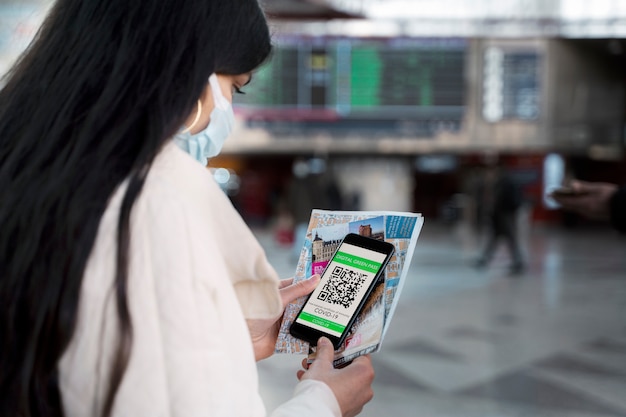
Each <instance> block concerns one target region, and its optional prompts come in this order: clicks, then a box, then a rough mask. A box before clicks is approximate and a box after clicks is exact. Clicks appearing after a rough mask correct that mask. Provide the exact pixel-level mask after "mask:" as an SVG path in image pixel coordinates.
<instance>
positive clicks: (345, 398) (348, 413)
mask: <svg viewBox="0 0 626 417" xmlns="http://www.w3.org/2000/svg"><path fill="white" fill-rule="evenodd" d="M334 352H335V351H334V348H333V345H332V343H331V342H330V340H328V339H327V338H325V337H322V338H320V340H319V341H318V342H317V355H316V356H315V360H314V361H313V363H312V364H311V365H307V360H306V359H303V360H302V366H303V367H304V368H305V369H306V370H300V371H298V373H297V376H298V379H314V380H317V381H321V382H324V383H325V384H326V385H328V386H329V387H330V389H331V390H332V391H333V394H335V398H336V399H337V402H338V403H339V408H340V409H341V414H342V416H343V417H353V416H356V415H357V414H359V413H360V412H361V410H362V409H363V406H364V405H365V404H366V403H367V402H369V401H370V400H371V399H372V398H373V397H374V391H373V390H372V382H373V381H374V368H373V367H372V361H371V359H370V356H369V355H365V356H360V357H358V358H356V359H355V360H353V361H352V363H351V364H349V365H347V366H346V367H344V368H341V369H335V368H333V359H334V356H335V355H334Z"/></svg>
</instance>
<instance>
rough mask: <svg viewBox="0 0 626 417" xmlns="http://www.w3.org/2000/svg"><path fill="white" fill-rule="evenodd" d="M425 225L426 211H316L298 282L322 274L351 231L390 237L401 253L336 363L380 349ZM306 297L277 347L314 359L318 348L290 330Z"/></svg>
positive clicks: (292, 307) (290, 313) (290, 314)
mask: <svg viewBox="0 0 626 417" xmlns="http://www.w3.org/2000/svg"><path fill="white" fill-rule="evenodd" d="M423 224H424V218H423V217H422V216H421V214H417V213H408V212H384V211H326V210H313V212H312V213H311V220H310V222H309V227H308V230H307V235H306V239H305V242H304V245H303V247H302V251H301V253H300V258H299V260H298V265H297V267H296V273H295V276H294V281H295V282H298V281H301V280H304V279H307V278H308V277H310V276H311V275H313V274H321V273H322V272H323V271H324V268H326V265H327V264H328V263H329V262H330V259H331V258H332V256H333V254H334V253H335V251H336V249H337V247H338V246H339V244H340V243H341V242H342V240H343V238H344V237H345V236H346V235H347V234H348V233H357V234H359V235H362V236H367V237H370V238H373V239H378V240H384V241H386V242H389V243H391V244H393V245H394V246H395V253H394V255H393V257H392V258H391V260H390V262H389V263H388V265H387V268H386V269H385V277H384V281H381V282H380V283H379V284H377V286H376V287H375V288H374V290H373V291H372V293H371V295H370V296H369V298H368V299H367V301H366V304H365V307H364V308H363V310H362V311H361V313H360V314H359V316H358V317H357V319H356V321H355V323H354V325H353V326H352V328H351V329H350V332H349V334H348V337H347V338H346V341H345V342H344V343H343V345H342V346H340V348H339V349H337V350H336V351H335V360H334V365H335V367H340V366H342V365H345V364H347V363H349V362H350V361H352V360H353V359H355V358H357V357H359V356H361V355H365V354H368V353H372V352H377V351H379V350H380V348H381V346H382V341H383V338H384V337H385V333H386V332H387V329H388V328H389V323H390V322H391V318H392V317H393V313H394V311H395V308H396V306H397V304H398V299H399V297H400V293H401V292H402V287H403V285H404V282H405V280H406V277H407V273H408V268H409V265H410V263H411V259H412V257H413V253H414V251H415V246H416V244H417V239H418V237H419V234H420V231H421V229H422V225H423ZM305 301H306V297H302V298H300V299H298V300H296V301H295V302H294V303H291V304H289V305H288V306H287V308H286V310H285V314H284V317H283V322H282V324H281V328H280V332H279V336H278V340H277V342H276V347H275V351H276V353H294V354H307V355H308V360H309V361H312V360H313V359H314V358H315V348H314V347H311V346H309V344H308V343H307V342H304V341H302V340H300V339H296V338H294V337H293V336H291V334H290V333H289V327H290V326H291V324H292V322H293V320H294V319H295V316H296V315H297V314H298V312H299V311H300V308H301V307H302V305H303V304H304V302H305Z"/></svg>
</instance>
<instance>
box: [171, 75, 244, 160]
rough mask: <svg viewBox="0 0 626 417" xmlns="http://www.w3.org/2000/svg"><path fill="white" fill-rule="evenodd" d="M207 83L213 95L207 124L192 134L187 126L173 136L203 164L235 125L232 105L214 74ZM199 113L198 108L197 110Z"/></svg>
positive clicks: (180, 145)
mask: <svg viewBox="0 0 626 417" xmlns="http://www.w3.org/2000/svg"><path fill="white" fill-rule="evenodd" d="M209 84H210V86H211V94H212V95H213V103H214V104H215V106H214V108H213V111H212V112H211V121H210V122H209V125H208V126H207V127H206V128H205V129H204V130H203V131H201V132H198V133H195V134H193V135H192V134H191V133H189V128H186V129H185V130H183V131H182V132H180V133H178V134H177V135H176V136H174V142H175V143H176V144H177V145H178V147H179V148H181V149H182V150H183V151H185V152H187V153H188V154H189V155H191V156H192V157H193V158H194V159H196V160H197V161H198V162H200V163H201V164H203V165H206V164H207V160H208V158H212V157H214V156H216V155H217V154H219V153H220V151H221V150H222V146H224V142H226V139H227V138H228V136H229V135H230V133H231V132H232V130H233V126H234V125H235V113H234V112H233V106H232V104H231V103H230V101H228V100H227V99H226V97H224V95H223V94H222V90H221V89H220V85H219V82H218V81H217V76H216V75H215V74H211V76H210V77H209ZM198 103H199V102H198ZM198 105H199V106H200V104H198ZM199 115H200V109H199V111H198V116H199ZM192 126H193V124H192Z"/></svg>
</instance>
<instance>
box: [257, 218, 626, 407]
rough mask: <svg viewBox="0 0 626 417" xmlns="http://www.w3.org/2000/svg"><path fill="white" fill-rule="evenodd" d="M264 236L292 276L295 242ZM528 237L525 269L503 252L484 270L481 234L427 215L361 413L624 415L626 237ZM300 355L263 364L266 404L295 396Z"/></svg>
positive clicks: (535, 232)
mask: <svg viewBox="0 0 626 417" xmlns="http://www.w3.org/2000/svg"><path fill="white" fill-rule="evenodd" d="M257 235H258V236H259V238H260V240H261V242H262V244H263V245H264V246H265V247H266V250H267V252H268V256H269V257H270V259H271V260H272V261H273V263H274V265H275V266H276V268H277V269H278V270H279V272H280V273H281V275H282V276H283V277H288V276H289V275H291V274H292V273H293V270H294V264H293V262H292V260H291V259H290V256H289V252H288V250H285V249H281V248H280V247H278V246H277V245H276V244H275V243H274V242H273V241H272V239H271V234H269V233H267V232H263V231H258V233H257ZM523 235H524V239H523V241H524V247H525V249H526V254H527V258H528V259H527V260H528V267H527V270H526V271H525V273H524V274H523V275H521V276H519V277H511V276H508V275H507V266H508V265H507V264H508V260H507V256H508V254H507V253H506V251H505V249H504V248H501V249H500V251H499V252H498V253H497V255H496V258H495V259H494V261H493V262H492V265H490V267H489V268H487V269H485V270H476V269H473V268H472V267H471V266H470V264H471V260H472V259H473V258H474V257H475V255H476V254H477V251H478V249H479V246H480V242H479V240H478V239H477V238H476V237H475V236H473V235H472V234H471V233H469V232H468V231H466V230H464V229H463V228H460V227H456V228H452V227H446V226H443V225H436V224H429V222H428V221H427V222H426V224H425V226H424V229H423V231H422V235H421V237H420V239H419V241H418V246H417V250H416V254H415V257H414V259H413V262H412V264H411V269H410V272H409V276H408V280H407V282H406V284H405V287H404V290H403V293H402V296H401V299H400V304H399V305H398V309H397V310H396V314H395V316H394V318H393V322H392V323H391V327H390V329H389V332H388V333H387V336H386V339H385V343H384V346H383V350H382V351H381V352H379V353H376V354H375V355H374V356H373V360H374V367H375V369H376V375H377V376H376V380H375V383H374V390H375V397H374V400H373V401H372V402H371V403H369V404H368V405H367V406H366V407H365V409H364V411H363V413H362V414H361V415H362V416H365V417H374V416H383V415H386V416H394V417H404V416H406V417H409V416H410V417H440V416H450V417H452V416H454V417H457V416H458V417H474V416H476V417H478V416H481V417H513V416H515V417H522V416H524V417H526V416H528V417H530V416H533V417H565V416H568V417H569V416H571V417H592V416H593V417H608V416H626V238H624V237H621V236H618V235H616V234H615V233H613V232H612V231H611V230H609V229H608V228H607V229H597V230H582V231H581V230H579V231H565V230H562V229H547V228H540V227H534V228H532V229H531V230H527V231H526V232H525V233H524V234H523ZM300 360H301V358H300V357H294V356H286V355H275V356H274V357H272V358H270V359H268V360H266V361H263V362H261V363H260V364H259V368H260V377H261V386H262V392H263V395H264V398H265V400H266V404H267V406H268V408H269V409H272V408H273V407H275V406H276V405H277V404H279V403H280V402H282V401H284V400H286V399H287V398H288V397H289V396H290V393H291V390H292V389H293V385H294V383H295V381H296V379H295V372H296V370H297V369H299V366H300Z"/></svg>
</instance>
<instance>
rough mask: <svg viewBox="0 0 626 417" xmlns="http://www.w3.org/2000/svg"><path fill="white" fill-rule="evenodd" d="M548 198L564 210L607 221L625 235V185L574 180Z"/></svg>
mask: <svg viewBox="0 0 626 417" xmlns="http://www.w3.org/2000/svg"><path fill="white" fill-rule="evenodd" d="M550 196H551V197H552V198H553V199H554V200H555V201H556V202H557V203H559V204H560V205H561V207H562V208H563V209H565V210H570V211H573V212H576V213H578V214H581V215H583V216H585V217H589V218H592V219H597V220H609V221H610V222H611V224H612V225H613V227H614V228H615V229H617V230H618V231H620V232H622V233H626V185H624V186H622V187H619V186H618V185H616V184H610V183H606V182H586V181H578V180H574V181H571V182H570V183H569V184H568V185H567V186H566V187H562V188H558V189H556V190H554V191H552V192H551V193H550Z"/></svg>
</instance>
